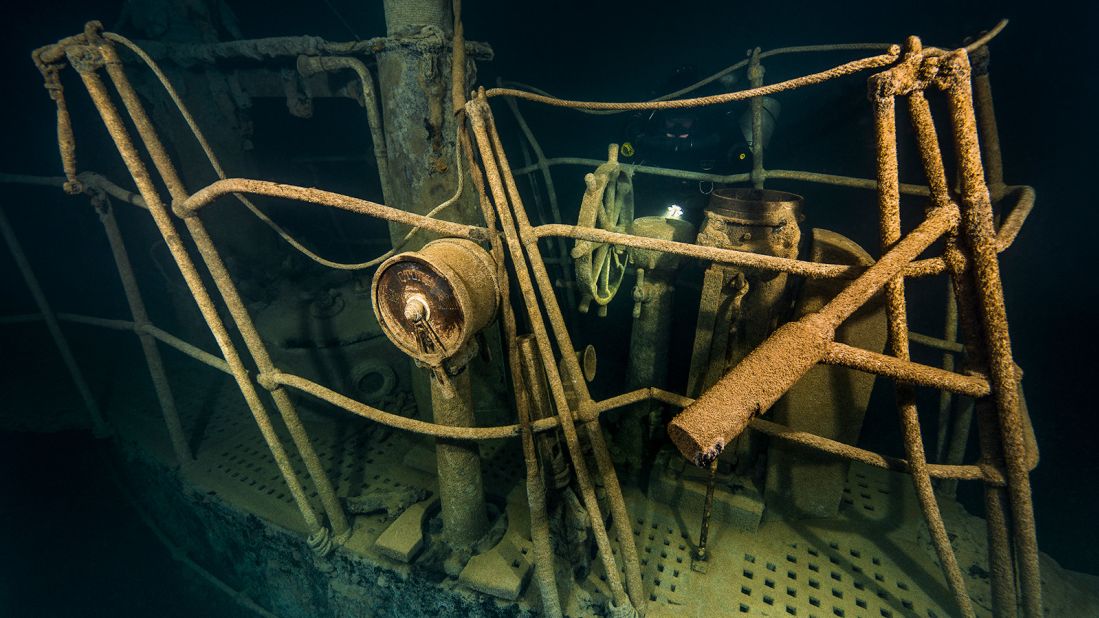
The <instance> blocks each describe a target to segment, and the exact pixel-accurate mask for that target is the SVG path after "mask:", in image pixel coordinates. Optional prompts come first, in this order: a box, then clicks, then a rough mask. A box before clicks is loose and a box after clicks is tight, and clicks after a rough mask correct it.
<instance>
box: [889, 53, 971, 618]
mask: <svg viewBox="0 0 1099 618" xmlns="http://www.w3.org/2000/svg"><path fill="white" fill-rule="evenodd" d="M908 52H909V54H912V55H913V56H914V57H916V58H918V57H919V56H918V54H919V53H920V42H919V40H918V39H916V38H915V37H912V38H910V39H909V41H908ZM899 68H904V69H908V68H909V67H905V66H902V67H899ZM894 70H896V69H894ZM893 79H895V77H894V75H893V73H892V72H886V73H883V74H880V75H879V76H876V78H872V81H871V84H872V86H871V92H874V96H873V101H872V102H873V104H874V121H875V129H876V130H875V136H876V141H877V151H878V164H877V174H878V205H879V208H880V210H881V248H882V255H884V254H885V253H886V252H887V251H888V250H889V249H891V248H892V247H893V245H895V244H896V243H897V242H898V241H899V240H900V239H901V218H900V180H899V171H898V158H897V134H896V98H895V96H896V90H895V87H894V85H893V83H891V80H893ZM875 82H878V83H875ZM912 96H919V93H918V92H917V93H913V94H912ZM885 300H886V305H885V309H886V317H887V319H888V328H889V344H888V349H889V353H890V354H891V355H893V356H896V357H897V358H900V359H901V360H906V361H907V360H909V349H908V316H907V309H906V306H905V292H904V277H903V275H902V276H898V277H895V278H893V279H891V280H890V281H889V282H888V283H886V285H885ZM896 394H897V408H898V412H899V413H900V420H901V430H902V432H903V438H904V447H905V456H906V457H907V459H908V465H909V474H910V475H911V476H912V483H913V486H914V488H915V490H916V497H917V498H918V500H919V503H920V508H921V510H922V511H923V515H924V519H925V520H926V521H927V527H928V531H929V533H930V534H931V540H932V542H933V543H934V545H935V553H936V554H937V555H938V558H939V564H940V566H941V568H942V570H943V575H944V576H945V577H946V582H947V585H948V586H949V587H950V591H951V592H952V593H953V595H954V599H955V602H956V603H957V605H958V610H959V611H960V612H961V614H962V615H964V616H973V615H974V613H973V606H972V603H971V601H970V598H969V593H968V592H967V591H966V588H965V579H964V578H963V577H962V572H961V568H960V567H959V566H958V558H957V556H955V555H954V549H953V547H952V546H951V544H950V538H949V537H948V536H947V533H946V526H945V524H944V523H943V519H942V514H941V513H940V512H939V504H938V502H937V501H936V498H935V492H934V489H933V488H932V486H931V477H930V476H929V474H928V472H927V458H926V454H925V453H924V443H923V434H922V432H921V430H920V420H919V411H918V410H917V408H916V393H915V389H914V388H913V387H912V385H910V384H901V383H898V384H896Z"/></svg>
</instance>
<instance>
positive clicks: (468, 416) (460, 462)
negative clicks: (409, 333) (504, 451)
mask: <svg viewBox="0 0 1099 618" xmlns="http://www.w3.org/2000/svg"><path fill="white" fill-rule="evenodd" d="M452 383H453V387H454V394H453V396H448V395H449V394H448V393H444V392H441V387H440V385H439V383H438V382H436V381H434V380H432V382H431V409H432V413H433V414H434V418H435V422H436V423H439V424H440V425H451V426H454V427H471V426H473V425H474V424H475V422H474V421H475V419H474V415H473V397H472V389H471V387H470V383H469V372H468V371H463V372H461V373H460V374H458V375H457V376H454V378H453V381H452ZM435 460H436V468H437V471H438V482H439V502H440V503H441V506H442V519H443V538H445V539H446V542H447V543H448V544H449V545H450V546H451V547H452V548H453V549H455V550H457V551H459V552H467V551H469V549H470V548H471V547H472V546H473V544H474V543H476V542H477V541H479V540H480V539H481V537H483V536H484V535H485V533H486V532H487V531H488V511H487V509H486V508H485V488H484V483H483V481H482V479H481V455H480V452H479V451H478V449H477V443H476V442H468V441H461V440H447V439H444V438H438V439H436V440H435Z"/></svg>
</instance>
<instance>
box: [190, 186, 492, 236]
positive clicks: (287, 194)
mask: <svg viewBox="0 0 1099 618" xmlns="http://www.w3.org/2000/svg"><path fill="white" fill-rule="evenodd" d="M230 193H249V194H253V195H265V196H268V197H281V198H286V199H290V200H297V201H300V202H308V203H311V204H321V205H324V206H331V207H333V208H339V209H341V210H346V211H348V212H353V213H357V214H360V215H368V216H371V217H377V218H379V219H385V220H386V221H391V222H394V223H400V224H403V225H409V226H413V227H418V228H423V229H425V230H427V231H429V232H435V233H437V234H442V235H445V236H457V237H459V238H468V239H470V240H484V239H485V237H486V236H487V234H486V232H485V229H484V228H482V227H478V226H475V225H463V224H461V223H453V222H450V221H444V220H442V219H432V218H431V217H425V216H423V215H418V214H416V213H412V212H405V211H403V210H399V209H397V208H393V207H390V206H385V205H383V204H376V203H374V202H371V201H368V200H363V199H359V198H355V197H350V196H347V195H342V194H340V193H333V192H331V191H324V190H321V189H313V188H309V187H298V186H295V185H287V184H282V183H278V182H271V181H267V180H252V179H248V178H227V179H225V180H218V181H216V182H213V183H211V184H209V185H207V186H205V187H203V188H202V189H199V190H198V191H196V192H195V193H194V194H193V195H190V196H186V197H184V198H183V199H181V200H179V201H178V202H177V203H176V204H174V205H173V206H172V210H174V211H175V213H176V214H177V215H179V216H180V217H183V218H184V219H188V218H191V217H193V216H195V215H197V214H198V211H199V210H201V209H202V208H204V207H206V206H209V205H210V204H211V203H212V202H213V201H214V200H216V199H217V198H219V197H221V196H223V195H228V194H230Z"/></svg>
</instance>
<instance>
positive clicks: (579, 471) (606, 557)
mask: <svg viewBox="0 0 1099 618" xmlns="http://www.w3.org/2000/svg"><path fill="white" fill-rule="evenodd" d="M467 110H469V111H470V113H469V119H470V122H471V124H472V126H473V132H474V135H475V136H476V143H477V147H478V150H479V151H480V154H481V159H482V163H483V165H484V170H485V175H486V177H487V180H488V184H489V187H490V188H491V190H492V197H493V200H494V201H495V203H496V210H497V213H498V214H499V216H500V227H501V230H502V232H503V234H504V238H505V241H506V242H507V245H508V251H509V253H510V254H511V257H512V259H513V260H514V261H515V267H516V268H515V274H516V279H517V283H518V284H519V288H520V290H522V293H523V300H524V303H523V304H524V305H525V306H526V310H527V315H528V317H529V318H530V321H531V327H532V329H533V330H534V336H535V337H536V339H537V340H538V349H539V353H540V354H541V355H542V364H543V366H544V367H545V369H546V373H547V374H548V376H549V383H550V389H551V391H552V394H553V399H554V403H555V404H556V406H557V414H558V416H559V417H560V419H561V431H562V433H563V434H564V436H565V443H566V444H567V446H568V448H569V454H570V456H571V457H572V460H573V467H574V469H575V470H576V480H577V483H578V484H579V486H580V495H581V497H582V498H583V501H584V507H585V508H586V509H588V513H589V514H590V515H591V521H592V535H593V536H594V537H595V541H596V544H597V545H598V547H599V557H600V559H601V560H602V563H603V568H604V570H605V571H606V575H607V584H608V586H610V588H611V595H612V597H613V600H612V603H613V604H614V605H615V606H616V607H625V606H627V605H629V604H630V598H629V596H627V594H626V591H625V589H624V588H623V586H622V581H621V578H620V577H619V574H618V565H617V563H616V562H615V560H614V554H613V551H612V550H611V546H610V538H609V537H608V535H607V530H606V526H605V524H604V522H603V515H602V514H601V509H600V508H599V501H598V500H597V498H596V496H595V489H594V487H593V485H592V482H591V477H590V476H589V474H588V467H587V462H586V461H585V460H584V454H583V451H582V450H581V447H580V440H579V436H578V435H577V432H576V426H575V424H574V419H573V416H572V410H571V409H570V408H569V405H568V401H567V398H566V396H565V393H564V389H563V387H562V383H561V378H560V376H559V375H557V366H556V363H555V362H554V359H553V354H552V350H551V349H550V348H549V333H548V332H547V329H546V326H545V323H544V322H543V321H542V316H541V313H540V312H539V310H538V307H537V305H535V304H532V302H533V300H534V284H533V282H532V281H531V273H530V272H529V271H528V270H527V264H526V263H525V262H526V261H525V260H524V259H523V255H524V254H523V249H522V244H521V240H520V238H519V230H518V228H517V227H516V220H515V219H514V218H513V213H512V211H511V207H510V206H509V203H508V195H509V193H511V194H512V195H513V197H514V191H510V189H511V187H508V188H507V189H505V187H504V185H503V181H502V170H501V168H500V167H497V162H496V156H497V148H496V142H495V141H494V140H493V138H491V137H490V136H489V129H491V128H492V126H493V125H492V116H491V111H489V109H488V104H487V103H486V102H485V100H484V99H483V98H482V99H480V100H477V101H473V102H471V107H467ZM493 135H495V134H493ZM503 173H504V174H510V171H509V170H504V171H503ZM520 212H522V207H521V204H520V205H517V206H516V208H515V216H516V217H517V216H518V213H520ZM536 246H537V245H535V247H536ZM537 259H540V258H539V256H535V260H532V261H536V260H537ZM542 275H543V276H546V274H545V267H544V265H543V266H542ZM551 294H552V291H551ZM547 304H549V301H548V300H547ZM558 311H560V308H559V307H558ZM552 315H553V314H551V316H552ZM551 319H552V318H551ZM555 330H556V329H555ZM565 349H566V350H571V349H572V348H571V347H568V348H565ZM563 357H564V359H565V362H566V365H568V363H569V359H570V358H571V359H572V364H573V365H575V370H576V377H577V379H579V380H580V382H581V383H582V382H583V377H582V376H581V375H580V367H579V363H578V361H576V358H575V357H574V356H573V355H571V354H569V353H567V352H566V353H564V354H563ZM601 446H602V447H603V448H604V449H605V448H606V445H605V444H602V445H601ZM599 447H600V445H594V444H593V449H594V450H596V451H598V450H599ZM615 520H616V521H618V518H617V517H616V518H615ZM621 523H622V524H623V530H621V532H620V534H619V538H621V539H625V538H626V537H629V538H630V540H631V541H632V537H633V535H632V534H631V531H630V530H629V529H628V526H629V521H628V520H626V521H624V522H621Z"/></svg>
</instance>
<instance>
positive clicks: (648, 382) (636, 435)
mask: <svg viewBox="0 0 1099 618" xmlns="http://www.w3.org/2000/svg"><path fill="white" fill-rule="evenodd" d="M629 232H630V234H633V235H636V236H645V237H647V238H659V239H663V240H673V241H676V242H691V241H692V240H694V237H695V226H694V225H692V224H691V223H689V222H687V221H684V220H682V219H676V218H670V217H661V216H654V217H639V218H637V219H634V221H633V223H632V224H631V225H630V230H629ZM630 260H631V262H632V263H633V264H634V265H635V266H636V267H637V269H638V278H637V285H636V287H635V288H634V301H635V303H636V304H635V310H634V320H633V328H632V330H631V333H630V358H629V363H628V364H627V366H626V388H627V389H628V390H633V389H637V388H643V387H649V386H655V387H658V388H664V387H665V386H667V379H668V349H669V347H670V339H671V326H672V310H673V308H674V305H675V286H674V285H673V284H674V282H675V275H676V272H677V271H678V269H679V266H680V264H681V263H682V258H681V257H680V256H678V255H675V254H672V253H661V252H659V251H651V250H645V249H630ZM662 409H663V407H662V406H661V405H660V404H659V403H657V402H653V401H645V402H641V403H638V404H636V405H634V406H631V408H630V409H628V410H625V411H624V412H623V414H622V420H621V421H620V422H618V423H617V425H618V427H617V428H616V430H615V431H614V432H613V435H614V438H613V439H614V441H615V443H616V445H617V446H618V447H619V449H618V450H619V452H620V453H623V454H625V456H626V458H627V459H628V461H627V462H625V463H628V464H629V465H630V466H631V467H633V468H634V469H637V470H639V469H640V468H641V467H642V466H643V465H644V458H645V456H646V451H647V448H646V447H647V445H648V444H649V443H650V441H651V440H652V438H653V437H654V434H656V433H662V432H657V431H656V428H658V427H662V422H661V421H662V419H661V411H662Z"/></svg>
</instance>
